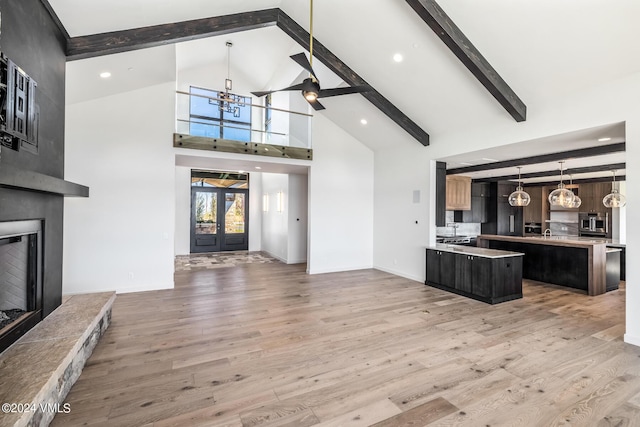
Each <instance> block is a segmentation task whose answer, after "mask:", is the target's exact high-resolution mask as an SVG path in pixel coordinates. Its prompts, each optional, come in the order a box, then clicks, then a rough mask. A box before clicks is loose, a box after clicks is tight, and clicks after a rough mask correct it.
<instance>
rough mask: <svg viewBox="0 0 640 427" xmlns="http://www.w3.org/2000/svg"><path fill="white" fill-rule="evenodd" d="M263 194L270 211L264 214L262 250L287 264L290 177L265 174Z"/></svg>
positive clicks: (280, 174)
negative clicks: (279, 199) (280, 196)
mask: <svg viewBox="0 0 640 427" xmlns="http://www.w3.org/2000/svg"><path fill="white" fill-rule="evenodd" d="M278 193H282V204H283V209H282V211H279V210H278V202H277V200H278ZM262 194H263V195H266V196H267V197H268V198H269V203H268V205H269V209H268V211H266V212H262V250H263V251H264V252H266V253H268V254H269V255H271V256H272V257H274V258H277V259H279V260H280V261H282V262H284V263H286V262H287V261H288V246H289V243H288V240H289V239H288V227H289V221H288V216H289V203H288V195H289V176H288V175H286V174H282V173H263V174H262Z"/></svg>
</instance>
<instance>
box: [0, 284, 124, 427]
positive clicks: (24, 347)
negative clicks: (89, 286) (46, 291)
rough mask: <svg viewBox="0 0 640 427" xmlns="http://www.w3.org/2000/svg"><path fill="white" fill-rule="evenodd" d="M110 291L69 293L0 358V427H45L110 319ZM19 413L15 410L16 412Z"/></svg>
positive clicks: (58, 409)
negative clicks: (0, 407) (10, 408)
mask: <svg viewBox="0 0 640 427" xmlns="http://www.w3.org/2000/svg"><path fill="white" fill-rule="evenodd" d="M115 298H116V295H115V293H114V292H104V293H96V294H85V295H74V296H71V297H69V298H67V299H66V300H65V301H64V303H63V304H62V305H61V306H60V307H58V308H57V309H56V310H55V311H53V313H51V314H50V315H49V316H47V317H46V318H45V319H44V320H43V321H42V322H40V323H39V324H37V325H36V326H35V327H34V328H33V329H31V330H30V331H29V332H27V333H26V334H25V335H23V336H22V337H21V338H20V339H19V340H18V341H16V342H15V343H14V344H13V345H12V346H11V347H9V348H8V349H7V350H5V351H4V352H3V353H2V354H0V402H1V403H9V404H11V403H15V404H25V403H29V404H31V405H32V406H31V408H28V409H25V408H22V407H15V408H13V409H16V411H15V412H9V413H7V412H6V411H4V409H5V408H4V407H3V413H2V415H1V416H0V427H4V426H47V425H49V423H50V422H51V420H52V419H53V417H54V416H55V414H56V411H64V410H70V411H73V408H72V407H71V408H69V407H66V408H65V407H64V405H63V401H64V399H65V397H66V395H67V393H68V392H69V390H70V389H71V386H72V385H73V384H74V383H75V382H76V381H77V379H78V377H79V376H80V373H81V372H82V368H83V367H84V364H85V362H86V360H87V359H88V358H89V356H90V355H91V353H92V352H93V349H94V347H95V346H96V344H97V343H98V340H99V339H100V337H101V336H102V334H103V333H104V331H105V330H106V329H107V327H108V326H109V323H110V321H111V307H112V305H113V302H114V300H115ZM18 409H19V410H18Z"/></svg>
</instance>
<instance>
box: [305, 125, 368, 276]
mask: <svg viewBox="0 0 640 427" xmlns="http://www.w3.org/2000/svg"><path fill="white" fill-rule="evenodd" d="M312 128H313V129H312V135H313V163H312V165H311V169H310V172H309V245H310V246H309V260H308V265H307V269H308V271H309V273H312V274H314V273H325V272H332V271H347V270H357V269H362V268H371V267H372V265H373V179H372V178H373V152H372V151H371V150H370V149H369V148H367V147H366V146H364V145H363V144H362V143H360V142H359V141H358V140H356V139H355V138H353V137H352V136H351V135H349V134H347V133H346V132H345V131H343V130H342V129H341V128H339V127H337V126H336V125H335V124H333V122H331V121H329V120H328V119H327V118H325V117H324V116H323V115H322V114H316V115H315V117H314V119H313V126H312Z"/></svg>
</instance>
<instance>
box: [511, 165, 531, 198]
mask: <svg viewBox="0 0 640 427" xmlns="http://www.w3.org/2000/svg"><path fill="white" fill-rule="evenodd" d="M520 169H522V168H521V167H518V186H517V187H516V191H514V192H513V193H511V194H509V204H510V205H511V206H528V205H529V203H531V196H529V193H527V192H526V191H524V190H523V188H522V184H521V183H520Z"/></svg>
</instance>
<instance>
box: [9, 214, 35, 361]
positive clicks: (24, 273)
mask: <svg viewBox="0 0 640 427" xmlns="http://www.w3.org/2000/svg"><path fill="white" fill-rule="evenodd" d="M41 265H42V222H41V221H38V220H29V221H6V222H0V352H2V351H4V350H5V349H6V348H7V347H9V346H10V345H11V344H13V343H14V342H15V341H17V340H18V338H20V337H21V336H22V335H24V334H25V333H26V332H27V331H28V330H29V329H31V328H32V327H33V326H35V325H36V324H37V323H38V322H40V321H41V320H42V278H41Z"/></svg>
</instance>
